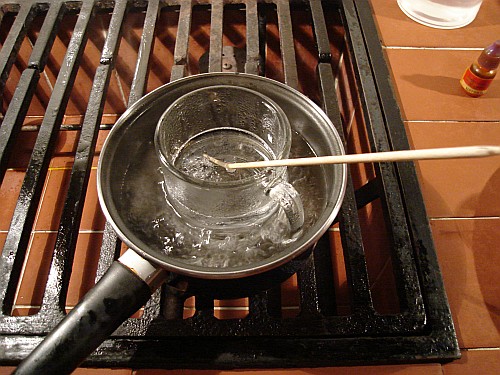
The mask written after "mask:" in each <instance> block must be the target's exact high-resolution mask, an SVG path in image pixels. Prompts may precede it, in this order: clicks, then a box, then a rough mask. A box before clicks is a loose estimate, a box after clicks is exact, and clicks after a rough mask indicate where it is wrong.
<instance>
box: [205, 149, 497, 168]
mask: <svg viewBox="0 0 500 375" xmlns="http://www.w3.org/2000/svg"><path fill="white" fill-rule="evenodd" d="M494 155H500V146H466V147H446V148H430V149H422V150H406V151H386V152H374V153H367V154H351V155H334V156H317V157H311V158H296V159H279V160H262V161H251V162H245V163H227V162H224V161H222V160H219V159H216V158H213V157H212V156H209V155H206V154H205V155H204V156H205V157H206V158H207V159H208V160H210V161H211V162H212V163H214V164H217V165H219V166H221V167H224V168H226V169H239V168H265V167H285V166H287V167H292V166H305V165H320V164H343V163H373V162H387V161H408V160H430V159H458V158H481V157H486V156H494Z"/></svg>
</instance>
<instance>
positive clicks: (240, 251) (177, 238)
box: [120, 134, 326, 267]
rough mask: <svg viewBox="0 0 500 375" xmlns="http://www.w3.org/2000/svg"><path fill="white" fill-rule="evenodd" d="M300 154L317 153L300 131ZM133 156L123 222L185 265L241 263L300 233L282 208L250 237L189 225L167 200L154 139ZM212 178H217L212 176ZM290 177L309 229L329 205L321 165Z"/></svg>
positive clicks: (296, 142)
mask: <svg viewBox="0 0 500 375" xmlns="http://www.w3.org/2000/svg"><path fill="white" fill-rule="evenodd" d="M219 156H220V155H219ZM299 156H301V157H308V156H315V155H314V153H313V152H312V150H311V148H310V147H309V145H308V144H307V143H306V142H305V141H304V140H303V139H302V138H301V137H300V136H299V135H298V134H293V142H292V149H291V157H299ZM260 158H261V159H262V156H261V157H260ZM203 159H204V158H203ZM131 160H135V161H136V162H133V163H132V164H130V165H129V167H128V170H127V173H126V175H125V176H124V180H123V186H122V195H121V200H120V204H121V205H122V207H121V208H120V211H121V212H126V213H127V215H126V217H124V221H125V224H126V225H127V226H128V227H129V228H131V230H132V231H133V233H134V234H135V235H136V236H137V237H138V238H139V239H140V240H141V241H143V242H144V243H145V244H147V246H149V247H150V248H152V249H155V250H157V251H158V252H159V253H163V254H165V255H167V256H169V257H172V258H175V259H177V260H180V261H182V262H184V263H186V264H193V265H199V266H203V267H237V266H244V265H248V264H250V263H253V262H256V261H259V260H264V259H266V258H269V257H270V256H272V255H273V254H274V253H276V252H278V251H280V250H283V249H284V248H285V247H286V246H287V245H288V244H290V243H291V242H293V241H295V240H297V238H299V237H300V235H301V233H302V232H300V233H296V234H292V233H290V228H289V223H288V220H287V218H286V216H285V214H284V212H282V210H281V209H280V212H278V215H277V217H276V220H273V221H272V222H271V223H267V224H266V225H264V226H262V227H260V228H255V229H256V230H253V231H251V233H252V234H251V235H250V236H249V235H238V234H233V235H220V234H218V233H214V232H212V231H210V230H206V229H196V228H191V227H189V226H187V225H186V224H185V223H184V222H183V220H182V218H180V217H178V216H177V215H176V214H175V213H174V211H173V210H172V208H171V207H170V206H169V205H168V203H167V202H166V200H165V196H164V191H163V176H162V174H161V168H160V166H159V162H158V160H157V157H156V152H155V148H154V144H153V142H149V143H145V144H143V145H142V146H141V148H140V149H139V150H138V151H137V154H136V155H134V157H133V158H131ZM199 160H200V161H201V159H199ZM210 168H212V167H211V166H210ZM196 173H198V172H196ZM200 173H201V172H200ZM203 173H205V172H203ZM211 173H212V172H210V173H209V174H211ZM210 178H215V179H218V178H219V177H218V176H216V175H211V177H210ZM231 178H232V177H231ZM288 180H289V182H290V183H291V184H292V185H293V186H294V188H295V189H296V190H297V192H298V193H299V194H300V196H301V199H302V203H303V205H304V211H305V223H304V227H303V228H304V230H307V228H308V227H310V226H311V225H313V224H314V223H315V222H316V220H317V217H318V215H319V214H320V213H321V212H323V209H324V207H325V204H326V199H325V194H326V193H325V192H326V185H325V175H324V172H323V167H322V166H310V167H294V168H288ZM124 216H125V215H124Z"/></svg>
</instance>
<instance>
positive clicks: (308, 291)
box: [297, 254, 319, 315]
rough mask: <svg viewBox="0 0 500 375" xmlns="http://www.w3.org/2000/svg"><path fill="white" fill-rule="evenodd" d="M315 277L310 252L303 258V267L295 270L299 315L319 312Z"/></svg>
mask: <svg viewBox="0 0 500 375" xmlns="http://www.w3.org/2000/svg"><path fill="white" fill-rule="evenodd" d="M316 277H317V275H316V270H315V268H314V254H311V255H310V256H309V257H308V258H307V259H306V260H305V264H304V268H302V269H299V270H298V271H297V282H298V286H299V293H300V314H301V315H317V314H319V297H318V289H317V284H316Z"/></svg>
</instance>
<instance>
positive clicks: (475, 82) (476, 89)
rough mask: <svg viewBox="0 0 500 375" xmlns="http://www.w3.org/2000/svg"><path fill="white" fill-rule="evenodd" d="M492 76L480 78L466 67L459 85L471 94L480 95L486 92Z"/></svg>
mask: <svg viewBox="0 0 500 375" xmlns="http://www.w3.org/2000/svg"><path fill="white" fill-rule="evenodd" d="M492 81H493V78H489V79H488V78H481V77H478V76H477V75H475V74H474V73H473V72H472V71H471V70H470V69H467V70H466V71H465V73H464V75H463V76H462V79H461V80H460V85H462V87H463V89H464V90H465V91H466V92H467V94H469V95H471V96H481V95H484V94H485V93H486V90H488V87H489V85H490V83H491V82H492Z"/></svg>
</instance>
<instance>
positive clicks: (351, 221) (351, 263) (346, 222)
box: [318, 63, 373, 314]
mask: <svg viewBox="0 0 500 375" xmlns="http://www.w3.org/2000/svg"><path fill="white" fill-rule="evenodd" d="M318 75H319V82H320V87H321V94H322V96H323V98H322V99H323V100H322V103H323V106H324V110H325V113H326V114H327V115H328V117H330V119H331V120H332V122H333V124H335V126H336V128H337V131H338V133H339V135H340V137H341V138H342V142H343V143H344V145H345V144H346V140H345V137H344V131H343V129H342V120H341V117H340V111H339V108H340V107H339V104H338V100H337V94H336V92H335V78H334V76H333V72H332V67H331V65H330V64H327V63H320V64H318ZM339 218H340V229H341V230H340V234H341V238H342V247H343V248H344V249H349V250H348V251H344V259H345V262H346V271H347V278H348V282H349V285H350V286H351V290H350V293H351V298H352V301H351V302H352V305H353V311H354V312H356V311H358V312H361V311H365V312H366V311H368V312H369V313H370V314H371V313H372V312H373V301H372V298H371V294H370V290H369V281H368V270H367V268H366V259H365V255H364V253H365V252H364V246H363V242H362V240H361V239H362V235H361V228H360V226H359V218H358V214H357V207H356V199H355V193H354V186H353V183H352V179H351V176H350V173H349V170H348V178H347V186H346V192H345V196H344V201H343V204H342V207H341V209H340V212H339Z"/></svg>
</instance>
